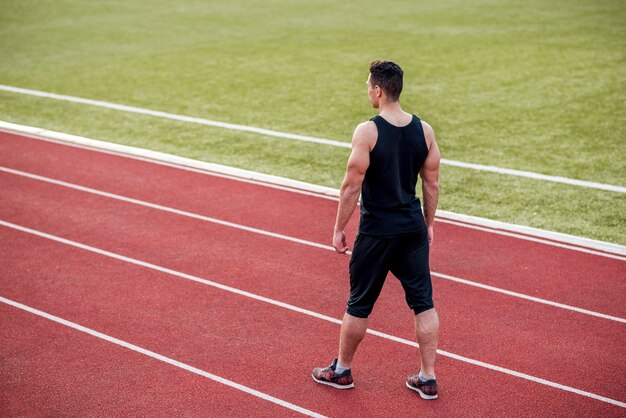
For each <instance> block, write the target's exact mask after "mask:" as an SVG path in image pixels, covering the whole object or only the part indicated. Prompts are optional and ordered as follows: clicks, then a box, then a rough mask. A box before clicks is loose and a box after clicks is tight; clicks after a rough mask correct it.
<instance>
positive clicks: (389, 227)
mask: <svg viewBox="0 0 626 418" xmlns="http://www.w3.org/2000/svg"><path fill="white" fill-rule="evenodd" d="M370 120H371V121H373V122H374V123H375V124H376V128H377V129H378V140H377V141H376V146H374V149H373V150H372V151H371V152H370V165H369V167H368V169H367V171H366V172H365V179H364V180H363V186H362V188H361V220H360V223H359V233H363V234H366V235H377V236H398V235H405V234H415V233H420V232H424V231H426V230H427V228H426V223H425V222H424V217H423V215H422V208H421V206H420V201H419V199H418V198H417V196H416V195H415V187H416V185H417V177H418V175H419V172H420V170H421V169H422V165H423V164H424V161H425V160H426V156H427V155H428V146H427V145H426V138H425V137H424V130H423V129H422V122H421V121H420V119H419V118H418V117H417V116H415V115H413V118H412V119H411V122H410V123H409V124H408V125H406V126H401V127H398V126H395V125H392V124H391V123H389V122H387V121H386V120H385V119H384V118H383V117H382V116H380V115H378V116H375V117H373V118H372V119H370Z"/></svg>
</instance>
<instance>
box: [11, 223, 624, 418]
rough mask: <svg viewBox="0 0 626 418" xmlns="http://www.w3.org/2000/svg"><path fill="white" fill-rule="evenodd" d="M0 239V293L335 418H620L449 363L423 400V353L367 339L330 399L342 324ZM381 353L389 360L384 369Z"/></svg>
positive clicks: (36, 241) (607, 409)
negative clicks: (413, 380)
mask: <svg viewBox="0 0 626 418" xmlns="http://www.w3.org/2000/svg"><path fill="white" fill-rule="evenodd" d="M0 234H1V236H2V239H1V240H0V246H1V247H2V248H1V249H2V254H3V257H5V258H6V259H7V260H11V262H10V264H9V267H10V268H9V269H7V272H6V273H7V274H5V275H3V277H2V279H0V280H1V283H2V285H1V288H2V292H3V296H6V297H10V298H13V299H15V300H18V301H19V302H22V303H25V304H29V305H30V306H33V307H35V308H37V309H41V310H44V311H47V312H50V313H52V314H54V315H58V316H60V317H63V318H65V319H67V320H72V321H74V322H78V323H81V324H82V325H84V326H88V327H90V328H94V329H97V330H99V331H101V332H106V333H108V334H111V335H114V336H116V337H117V338H122V339H125V340H127V341H129V342H131V343H134V344H138V345H140V346H144V347H146V348H148V349H152V350H155V351H158V352H162V353H163V354H165V355H168V356H171V357H174V358H178V359H180V360H181V361H185V362H187V363H190V364H192V365H194V366H195V367H200V368H202V369H205V370H211V371H212V372H215V373H216V374H219V375H223V376H228V377H229V378H232V379H233V380H235V381H239V382H241V383H243V384H247V385H249V386H251V387H255V388H257V389H258V390H262V391H263V392H266V393H270V394H271V395H273V396H277V397H280V398H282V399H286V400H288V401H291V402H294V403H297V404H299V405H301V406H303V407H308V408H309V409H313V410H316V411H319V412H321V413H325V414H327V415H332V416H352V415H353V414H354V411H355V410H358V411H360V413H361V416H380V415H382V414H390V415H394V416H412V415H414V414H415V413H416V411H419V413H420V414H428V415H431V416H502V415H503V414H507V415H508V416H529V415H530V416H532V415H536V414H539V413H541V414H555V415H558V414H562V413H563V412H564V411H576V413H582V414H590V415H593V414H602V415H604V416H617V414H619V413H621V411H623V409H621V408H618V407H615V406H612V405H608V404H605V403H602V402H598V401H595V400H592V399H588V398H585V397H581V396H577V395H574V394H571V393H568V392H563V391H559V390H556V389H552V388H547V387H544V386H540V385H536V384H534V383H532V382H528V381H524V380H520V379H516V378H512V377H511V376H507V375H503V374H501V373H496V372H493V371H489V370H485V369H480V368H475V367H472V366H470V365H467V364H464V363H460V362H456V361H451V360H449V359H446V358H443V359H441V361H440V362H439V368H438V371H439V373H440V378H441V379H442V396H446V398H445V402H425V401H423V400H421V399H419V398H418V397H417V396H416V395H415V394H414V393H413V392H411V391H408V390H407V389H406V388H404V387H403V379H404V375H405V374H406V373H408V372H411V371H412V370H414V368H415V361H416V354H417V353H416V351H415V349H413V348H411V347H407V346H403V345H399V344H394V343H392V342H389V341H387V340H383V339H380V338H375V337H372V336H369V335H368V336H367V337H366V339H367V341H365V344H364V345H363V347H362V348H363V349H362V350H361V351H360V353H359V360H358V361H359V368H358V372H356V379H357V389H356V390H353V391H347V392H340V391H336V390H332V389H330V388H326V387H322V386H318V385H315V384H314V383H313V382H312V381H311V380H310V376H309V373H310V368H311V367H312V366H314V365H315V364H316V363H319V362H320V361H324V360H321V359H326V358H327V357H328V356H329V345H331V346H333V347H334V346H335V345H336V332H337V331H338V327H337V325H335V324H329V323H327V322H324V321H320V320H317V319H315V318H309V317H304V316H302V315H299V314H297V313H293V312H290V311H285V310H281V309H277V308H276V307H274V306H272V305H268V304H266V303H262V302H258V301H254V300H250V301H245V300H242V299H241V297H240V296H237V295H233V294H229V293H228V292H223V291H220V290H218V289H214V288H210V287H207V286H202V285H199V284H197V283H193V282H185V281H181V280H179V279H178V278H175V277H172V276H169V275H166V274H163V273H158V272H154V271H150V270H147V269H145V268H141V267H137V266H133V265H129V264H128V263H123V262H120V261H117V260H111V259H107V258H106V257H102V256H99V255H95V254H92V253H88V252H86V251H82V250H77V249H75V248H72V247H68V246H66V245H62V244H59V243H55V242H52V241H49V240H45V239H42V238H38V237H34V236H30V235H28V234H24V233H21V232H18V231H13V230H8V229H6V228H0ZM7 243H12V244H10V245H9V244H7ZM59 260H64V261H63V262H62V263H59ZM28 270H30V271H28ZM381 353H385V354H384V358H386V359H389V361H381ZM311 359H314V360H311ZM315 359H320V360H319V361H317V360H315ZM308 362H311V363H313V364H307V363H308ZM389 363H391V364H389ZM443 376H445V379H444V378H443ZM476 381H480V382H481V384H480V385H477V384H476ZM381 382H384V386H381ZM393 382H397V384H396V385H394V384H393ZM485 393H489V396H485ZM512 393H515V396H514V397H512V396H511V395H512ZM546 397H547V398H549V399H550V402H549V403H547V402H546V401H545V398H546ZM355 408H356V409H355Z"/></svg>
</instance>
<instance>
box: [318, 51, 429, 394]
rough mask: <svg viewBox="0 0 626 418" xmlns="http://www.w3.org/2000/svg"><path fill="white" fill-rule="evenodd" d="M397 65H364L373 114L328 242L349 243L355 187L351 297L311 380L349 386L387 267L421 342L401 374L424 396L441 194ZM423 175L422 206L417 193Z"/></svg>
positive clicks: (424, 132)
mask: <svg viewBox="0 0 626 418" xmlns="http://www.w3.org/2000/svg"><path fill="white" fill-rule="evenodd" d="M402 76H403V71H402V69H401V68H400V67H399V66H398V65H397V64H395V63H393V62H390V61H374V62H372V63H371V64H370V74H369V76H368V79H367V92H368V95H369V99H370V102H371V104H372V106H373V107H374V108H375V109H378V111H379V115H378V116H375V117H373V118H372V119H371V120H369V121H367V122H364V123H362V124H360V125H359V126H357V128H356V129H355V131H354V135H353V137H352V153H351V154H350V158H349V159H348V164H347V169H346V175H345V178H344V180H343V184H342V186H341V192H340V198H339V207H338V210H337V221H336V223H335V230H334V234H333V246H334V247H335V250H337V252H339V253H345V252H346V251H347V250H348V246H347V243H346V235H345V233H344V228H345V226H346V224H347V223H348V221H349V220H350V217H351V216H352V214H353V212H354V209H355V207H356V204H357V200H358V198H359V193H361V195H362V198H361V200H362V201H361V218H360V223H359V233H358V235H357V238H356V241H355V243H354V250H353V253H352V258H351V259H350V298H349V300H348V305H347V309H346V313H345V315H344V317H343V323H342V325H341V332H340V337H339V356H338V358H337V359H335V360H333V362H332V364H331V365H330V366H328V367H326V368H315V369H313V375H312V376H313V379H314V380H315V381H316V382H318V383H321V384H325V385H329V386H332V387H336V388H339V389H348V388H352V387H354V383H353V379H352V372H351V367H352V359H353V357H354V353H355V352H356V349H357V347H358V345H359V343H360V342H361V340H362V339H363V337H364V335H365V332H366V330H367V318H368V316H369V314H370V313H371V311H372V309H373V307H374V303H375V302H376V299H377V298H378V296H379V294H380V291H381V289H382V286H383V283H384V281H385V278H386V277H387V274H388V273H389V272H390V271H391V273H393V275H394V276H396V277H397V278H398V279H399V280H400V282H401V283H402V286H403V288H404V292H405V296H406V301H407V304H408V305H409V307H410V308H411V309H412V310H413V312H414V313H415V332H416V337H417V342H418V344H419V346H420V359H421V367H420V369H419V373H418V374H415V375H410V376H409V377H408V379H407V381H406V386H407V387H408V388H409V389H412V390H415V391H417V392H418V393H419V394H420V396H421V397H422V398H424V399H436V398H437V396H438V393H437V392H438V391H437V381H436V379H435V355H436V352H437V339H438V335H439V318H438V316H437V312H436V311H435V309H434V305H433V301H432V286H431V280H430V269H429V264H428V252H429V246H430V245H431V244H432V242H433V236H434V234H433V227H434V222H435V210H436V209H437V201H438V198H439V185H438V177H439V160H440V158H441V156H440V153H439V148H438V147H437V142H436V141H435V133H434V132H433V129H432V128H431V127H430V125H428V124H427V123H426V122H424V121H420V119H418V118H417V117H416V116H414V115H411V114H409V113H407V112H404V111H403V110H402V108H401V106H400V102H399V99H400V93H401V92H402ZM418 174H419V175H420V176H421V178H422V193H423V199H424V213H423V214H422V210H421V207H420V201H419V199H418V198H417V197H416V196H415V190H416V185H417V177H418Z"/></svg>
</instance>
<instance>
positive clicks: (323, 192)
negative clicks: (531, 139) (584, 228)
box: [0, 121, 626, 255]
mask: <svg viewBox="0 0 626 418" xmlns="http://www.w3.org/2000/svg"><path fill="white" fill-rule="evenodd" d="M0 130H2V131H5V132H13V133H19V134H26V136H28V137H30V138H33V139H40V140H46V141H52V142H58V143H62V144H65V145H70V146H79V147H85V148H88V149H92V150H94V151H99V152H108V153H113V154H116V155H122V156H125V157H128V158H134V159H139V160H144V161H149V162H152V163H157V164H164V165H169V166H173V167H177V168H180V169H186V170H192V171H198V172H201V173H204V174H213V175H216V174H217V175H223V176H227V177H229V178H234V179H239V180H241V181H249V182H252V183H256V184H260V185H265V186H268V187H275V188H280V189H285V190H289V191H293V192H296V193H304V194H308V195H313V196H318V197H321V198H326V199H331V200H337V199H338V196H339V190H338V189H333V188H331V187H325V186H319V185H315V184H311V183H306V182H302V181H298V180H292V179H287V178H284V177H279V176H274V175H270V174H263V173H258V172H254V171H249V170H243V169H239V168H235V167H228V166H224V165H219V164H214V163H208V162H204V161H199V160H193V159H190V158H185V157H180V156H177V155H172V154H166V153H162V152H158V151H152V150H148V149H143V148H138V147H131V146H127V145H121V144H115V143H111V142H107V141H101V140H96V139H91V138H85V137H81V136H76V135H70V134H66V133H62V132H55V131H49V130H46V129H43V128H37V127H32V126H26V125H19V124H14V123H10V122H5V121H0ZM437 218H438V220H439V221H442V222H448V223H453V222H454V223H455V224H456V225H458V226H464V227H467V228H472V229H477V228H480V227H486V228H491V229H494V230H495V231H492V232H494V233H498V234H506V235H509V234H511V236H514V237H516V238H521V239H527V240H528V239H530V240H537V239H546V240H549V241H543V240H542V241H541V242H543V243H545V244H548V245H557V246H560V245H558V242H561V243H567V244H571V245H574V246H579V247H583V248H592V249H596V250H599V251H604V252H607V253H612V254H619V255H626V246H623V245H619V244H614V243H610V242H604V241H598V240H593V239H589V238H584V237H577V236H574V235H568V234H563V233H559V232H554V231H548V230H543V229H538V228H532V227H528V226H524V225H516V224H510V223H506V222H501V221H495V220H491V219H486V218H479V217H475V216H471V215H463V214H458V213H454V212H449V211H443V210H437ZM533 237H534V238H533ZM551 241H556V242H557V243H554V242H551ZM574 249H575V248H574Z"/></svg>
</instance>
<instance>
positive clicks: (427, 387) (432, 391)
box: [406, 374, 439, 399]
mask: <svg viewBox="0 0 626 418" xmlns="http://www.w3.org/2000/svg"><path fill="white" fill-rule="evenodd" d="M406 387H408V388H409V389H411V390H414V391H416V392H417V393H419V394H420V396H421V397H422V399H437V397H438V396H439V395H438V394H437V380H435V379H429V380H427V381H425V382H424V381H423V380H421V379H420V378H419V375H417V374H412V375H410V376H409V377H408V378H407V380H406Z"/></svg>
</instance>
